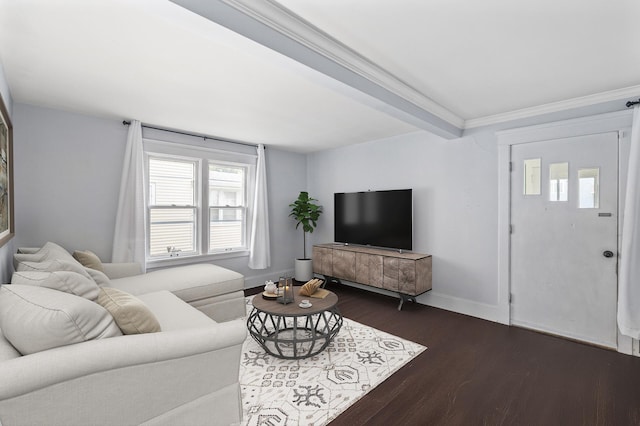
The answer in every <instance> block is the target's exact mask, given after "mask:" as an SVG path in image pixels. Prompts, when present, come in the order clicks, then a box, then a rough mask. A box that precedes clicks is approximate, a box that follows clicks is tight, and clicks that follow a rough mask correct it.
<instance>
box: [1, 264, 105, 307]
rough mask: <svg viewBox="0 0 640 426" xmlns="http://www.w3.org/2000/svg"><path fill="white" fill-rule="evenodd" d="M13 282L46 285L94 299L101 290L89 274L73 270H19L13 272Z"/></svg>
mask: <svg viewBox="0 0 640 426" xmlns="http://www.w3.org/2000/svg"><path fill="white" fill-rule="evenodd" d="M83 272H84V271H83ZM11 284H20V285H31V286H36V287H46V288H50V289H53V290H59V291H63V292H65V293H69V294H73V295H76V296H80V297H84V298H85V299H89V300H92V301H95V300H96V299H97V298H98V293H99V290H100V289H99V288H98V285H97V284H96V283H95V281H93V279H91V277H89V276H88V274H87V276H84V275H81V274H78V273H77V272H73V271H18V272H14V273H13V276H12V277H11Z"/></svg>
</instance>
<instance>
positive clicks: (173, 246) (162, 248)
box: [148, 157, 198, 257]
mask: <svg viewBox="0 0 640 426" xmlns="http://www.w3.org/2000/svg"><path fill="white" fill-rule="evenodd" d="M148 167H149V255H150V257H158V256H166V255H169V256H173V255H176V254H177V253H180V252H184V253H185V254H196V252H197V250H196V245H197V241H196V230H197V224H196V221H197V202H196V184H197V178H196V176H197V171H198V163H197V161H188V160H180V159H177V158H173V159H172V158H156V157H149V166H148Z"/></svg>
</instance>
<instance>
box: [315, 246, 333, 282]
mask: <svg viewBox="0 0 640 426" xmlns="http://www.w3.org/2000/svg"><path fill="white" fill-rule="evenodd" d="M313 272H315V273H316V274H321V275H326V276H329V277H332V276H333V250H332V249H330V248H325V247H315V246H314V247H313Z"/></svg>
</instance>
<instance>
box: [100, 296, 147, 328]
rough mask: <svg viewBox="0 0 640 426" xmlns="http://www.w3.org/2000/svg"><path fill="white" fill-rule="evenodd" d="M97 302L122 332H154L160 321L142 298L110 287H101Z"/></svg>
mask: <svg viewBox="0 0 640 426" xmlns="http://www.w3.org/2000/svg"><path fill="white" fill-rule="evenodd" d="M98 303H99V304H100V305H102V306H104V307H105V308H106V310H107V311H109V313H110V314H111V315H112V316H113V318H114V319H115V320H116V324H118V327H120V330H121V331H122V333H123V334H141V333H156V332H158V331H160V323H159V322H158V319H157V318H156V317H155V315H153V312H151V310H149V308H148V307H147V305H145V304H144V303H143V302H142V300H140V299H138V298H137V297H135V296H133V295H131V294H129V293H126V292H124V291H122V290H118V289H115V288H112V287H102V288H101V289H100V294H99V295H98Z"/></svg>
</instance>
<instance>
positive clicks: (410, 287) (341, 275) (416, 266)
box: [313, 243, 431, 310]
mask: <svg viewBox="0 0 640 426" xmlns="http://www.w3.org/2000/svg"><path fill="white" fill-rule="evenodd" d="M313 272H314V273H316V274H320V275H324V277H325V279H326V280H327V281H337V282H338V283H340V282H341V281H340V280H345V281H351V282H354V283H358V284H365V285H369V286H372V287H377V288H382V289H385V290H389V291H392V292H395V293H398V297H400V304H399V305H398V310H401V309H402V304H403V303H404V302H405V301H406V300H411V301H413V302H415V301H416V296H418V295H420V294H422V293H425V292H427V291H429V290H431V255H429V254H420V253H413V252H402V253H400V252H397V251H392V250H384V249H377V248H371V247H361V246H350V245H344V244H338V243H332V244H317V245H314V246H313Z"/></svg>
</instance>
